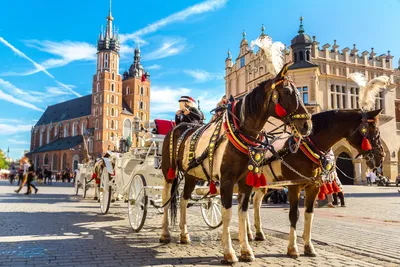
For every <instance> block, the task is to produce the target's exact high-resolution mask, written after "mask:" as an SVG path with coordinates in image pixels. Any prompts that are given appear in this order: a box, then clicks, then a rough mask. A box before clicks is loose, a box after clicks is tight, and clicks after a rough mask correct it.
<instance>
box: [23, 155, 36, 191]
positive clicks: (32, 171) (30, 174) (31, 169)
mask: <svg viewBox="0 0 400 267" xmlns="http://www.w3.org/2000/svg"><path fill="white" fill-rule="evenodd" d="M29 163H30V166H29V168H28V184H27V186H28V188H27V190H26V193H25V195H29V194H30V193H31V187H32V188H33V189H35V194H37V192H38V191H39V189H37V188H36V186H34V185H33V184H32V182H33V178H34V177H35V168H34V167H33V162H32V160H29Z"/></svg>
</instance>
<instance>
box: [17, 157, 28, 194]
mask: <svg viewBox="0 0 400 267" xmlns="http://www.w3.org/2000/svg"><path fill="white" fill-rule="evenodd" d="M19 163H20V167H21V170H22V181H21V183H20V184H19V188H18V189H17V190H14V192H15V193H17V194H18V193H19V191H21V189H22V188H23V187H24V185H25V183H26V181H27V180H28V169H29V167H30V166H29V163H28V158H27V157H22V158H21V160H20V162H19Z"/></svg>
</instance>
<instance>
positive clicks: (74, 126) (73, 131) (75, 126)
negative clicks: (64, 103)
mask: <svg viewBox="0 0 400 267" xmlns="http://www.w3.org/2000/svg"><path fill="white" fill-rule="evenodd" d="M96 109H97V108H96ZM77 127H78V125H77V124H76V123H73V124H72V136H75V135H76V134H77Z"/></svg>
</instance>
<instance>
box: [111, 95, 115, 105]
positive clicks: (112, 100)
mask: <svg viewBox="0 0 400 267" xmlns="http://www.w3.org/2000/svg"><path fill="white" fill-rule="evenodd" d="M111 104H114V96H113V95H112V96H111Z"/></svg>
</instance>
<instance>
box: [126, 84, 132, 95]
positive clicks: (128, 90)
mask: <svg viewBox="0 0 400 267" xmlns="http://www.w3.org/2000/svg"><path fill="white" fill-rule="evenodd" d="M130 93H131V89H130V88H129V86H127V87H126V94H127V95H129V94H130Z"/></svg>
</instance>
